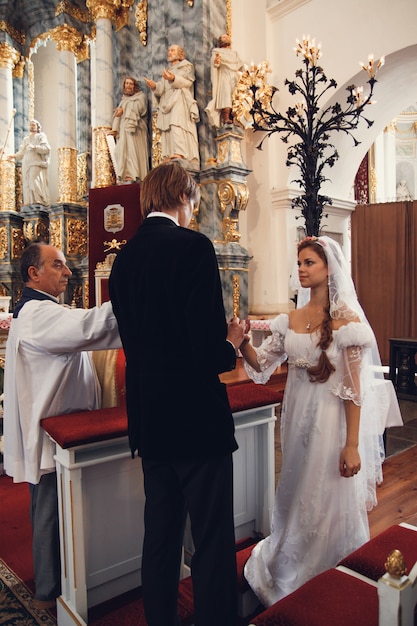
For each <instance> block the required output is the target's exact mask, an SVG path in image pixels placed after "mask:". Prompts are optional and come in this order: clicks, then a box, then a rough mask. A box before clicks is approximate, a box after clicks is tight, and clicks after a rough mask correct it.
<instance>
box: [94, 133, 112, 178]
mask: <svg viewBox="0 0 417 626" xmlns="http://www.w3.org/2000/svg"><path fill="white" fill-rule="evenodd" d="M110 131H111V128H110V127H109V126H99V127H97V128H93V153H94V159H93V162H94V186H95V187H109V186H110V185H114V184H115V182H116V180H115V176H114V173H113V168H112V165H111V159H110V152H109V146H108V144H107V139H106V137H107V134H108V133H109V132H110Z"/></svg>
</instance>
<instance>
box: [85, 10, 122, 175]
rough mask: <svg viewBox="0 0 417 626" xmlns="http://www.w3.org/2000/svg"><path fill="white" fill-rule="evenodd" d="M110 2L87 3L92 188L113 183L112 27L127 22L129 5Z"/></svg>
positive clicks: (117, 26) (118, 26)
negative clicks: (92, 28) (92, 34)
mask: <svg viewBox="0 0 417 626" xmlns="http://www.w3.org/2000/svg"><path fill="white" fill-rule="evenodd" d="M116 4H117V3H115V2H114V1H113V0H87V3H86V6H87V9H89V11H90V12H91V14H92V16H93V20H94V22H95V24H96V72H95V84H94V86H93V94H92V98H93V101H94V103H95V112H96V113H95V115H96V119H95V122H94V126H93V176H92V186H93V187H107V186H109V185H111V184H114V182H115V179H114V173H113V170H112V166H111V160H110V153H109V149H108V145H107V140H106V136H107V134H108V132H109V131H110V130H111V120H112V116H113V108H114V102H113V46H112V25H113V24H115V25H116V28H121V27H122V26H123V25H124V24H126V23H127V19H128V9H129V6H132V5H133V0H127V1H126V2H124V3H123V6H122V7H117V6H116Z"/></svg>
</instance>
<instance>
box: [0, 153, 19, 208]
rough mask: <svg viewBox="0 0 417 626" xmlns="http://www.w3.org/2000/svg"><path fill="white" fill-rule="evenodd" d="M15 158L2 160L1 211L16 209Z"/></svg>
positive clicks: (0, 178) (0, 182)
mask: <svg viewBox="0 0 417 626" xmlns="http://www.w3.org/2000/svg"><path fill="white" fill-rule="evenodd" d="M15 178H16V166H15V162H14V158H13V157H12V158H10V159H1V160H0V211H15V210H16V193H15Z"/></svg>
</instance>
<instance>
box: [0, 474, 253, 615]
mask: <svg viewBox="0 0 417 626" xmlns="http://www.w3.org/2000/svg"><path fill="white" fill-rule="evenodd" d="M0 502H1V506H0V558H1V559H3V561H4V562H5V563H7V565H8V566H9V567H10V569H12V570H13V571H14V572H15V573H16V574H17V576H18V577H19V578H20V579H21V580H22V581H23V582H24V583H25V584H26V586H27V587H28V588H29V589H30V590H31V591H32V592H33V591H34V582H33V563H32V542H31V536H32V530H31V525H30V516H29V488H28V485H27V484H26V483H18V484H14V483H13V481H12V479H11V478H9V477H8V476H5V475H4V474H3V475H0ZM250 543H252V541H251V540H242V541H240V542H238V545H237V549H238V550H242V551H243V549H244V548H247V546H248V545H249V544H250ZM178 612H179V616H180V619H181V626H190V625H191V624H192V623H193V596H192V585H191V579H189V578H188V579H184V580H183V581H181V583H180V589H179V599H178ZM88 623H89V626H147V623H146V620H145V616H144V611H143V604H142V600H141V598H140V589H134V590H132V591H129V592H128V593H125V594H123V595H122V596H119V597H117V598H114V599H112V600H109V601H108V602H105V603H103V604H101V605H99V606H96V607H93V608H92V609H91V610H90V611H89V619H88ZM246 624H248V621H247V620H242V621H241V623H240V624H238V625H237V626H246Z"/></svg>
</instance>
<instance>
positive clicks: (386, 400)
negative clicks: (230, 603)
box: [245, 315, 402, 606]
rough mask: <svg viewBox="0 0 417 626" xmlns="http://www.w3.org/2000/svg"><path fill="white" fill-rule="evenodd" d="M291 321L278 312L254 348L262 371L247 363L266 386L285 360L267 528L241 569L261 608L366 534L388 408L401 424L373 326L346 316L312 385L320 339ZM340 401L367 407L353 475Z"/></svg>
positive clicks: (356, 544)
mask: <svg viewBox="0 0 417 626" xmlns="http://www.w3.org/2000/svg"><path fill="white" fill-rule="evenodd" d="M288 323H289V322H288V316H287V315H279V316H278V317H277V318H275V320H273V321H272V323H271V331H272V336H270V337H268V338H267V339H266V340H265V341H264V342H263V344H262V345H261V346H260V347H259V348H257V349H256V351H257V357H258V362H259V364H260V365H261V368H262V372H261V373H257V372H256V371H255V370H253V369H252V368H251V367H250V366H249V365H247V364H245V367H246V370H247V372H248V374H249V376H250V377H251V378H252V379H253V380H255V382H259V383H265V382H266V381H267V380H268V378H269V377H270V375H271V374H272V372H273V371H274V370H275V368H276V366H277V365H278V364H279V363H281V362H283V361H284V360H285V359H286V358H288V376H287V383H286V388H285V395H284V400H283V406H282V413H281V442H282V444H281V445H282V453H283V459H282V468H281V475H280V480H279V485H278V489H277V493H276V499H275V506H274V511H273V515H272V522H271V534H270V535H269V536H268V537H266V538H265V539H264V540H262V541H260V542H259V543H258V544H257V545H256V546H255V548H254V550H253V552H252V555H251V557H250V558H249V561H248V562H247V564H246V566H245V577H246V579H247V580H248V582H249V584H250V586H251V588H252V589H253V591H254V592H255V593H256V595H257V596H258V598H259V599H260V601H261V602H262V604H263V605H264V606H270V605H271V604H273V603H274V602H276V601H278V600H279V599H281V598H283V597H284V596H286V595H287V594H289V593H291V592H292V591H294V590H295V589H297V588H298V587H300V586H301V585H302V584H303V583H305V582H306V581H307V580H309V579H311V578H312V577H313V576H315V575H316V574H318V573H320V572H322V571H324V570H326V569H328V568H330V567H334V566H335V565H336V564H337V563H338V561H339V560H340V559H342V558H343V557H345V556H346V555H347V554H349V553H350V552H352V551H353V550H355V549H357V548H358V547H360V546H361V545H362V544H364V543H365V542H366V541H367V540H368V539H369V526H368V518H367V510H369V509H370V508H372V507H373V506H374V505H375V504H376V493H375V490H376V483H378V482H381V481H382V469H381V466H382V461H383V446H382V433H383V430H384V428H385V426H386V425H387V418H388V415H389V414H390V417H391V419H390V420H389V421H390V425H394V424H395V425H401V424H402V420H401V415H400V413H399V409H398V403H397V402H396V399H395V393H394V390H393V387H392V384H391V383H390V382H388V381H386V382H387V385H385V384H384V381H381V380H378V381H377V380H374V378H373V375H372V371H371V370H372V368H370V367H369V365H368V362H367V352H369V350H368V348H369V347H370V346H371V345H372V343H373V342H375V338H374V335H373V332H372V330H371V328H370V327H369V325H367V324H365V323H362V322H349V323H347V324H346V325H345V326H342V327H341V328H340V329H339V330H334V331H333V342H332V343H331V345H330V347H329V348H328V349H327V355H328V357H329V359H330V361H331V362H332V363H333V365H335V367H336V371H335V372H334V373H333V374H332V375H331V376H330V378H329V379H328V381H327V382H325V383H317V382H316V383H312V382H310V381H309V378H308V374H307V371H306V368H307V367H308V366H309V365H310V364H314V363H316V362H317V361H318V358H319V354H320V349H319V348H317V345H316V344H317V341H318V337H317V335H316V334H315V333H312V334H309V333H306V334H299V333H295V332H294V331H293V330H291V329H289V328H288ZM359 381H360V382H359ZM392 394H394V397H393V396H392ZM344 399H349V400H353V401H354V402H355V403H356V404H360V405H361V425H360V437H359V439H360V445H359V452H360V455H361V471H360V472H359V473H358V474H357V475H356V476H354V477H351V478H345V477H341V476H340V473H339V456H340V452H341V449H342V448H343V446H344V443H345V435H346V419H345V410H344V402H343V400H344ZM391 401H392V402H391Z"/></svg>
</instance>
